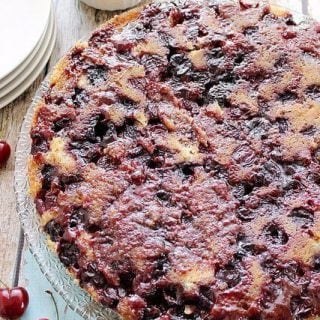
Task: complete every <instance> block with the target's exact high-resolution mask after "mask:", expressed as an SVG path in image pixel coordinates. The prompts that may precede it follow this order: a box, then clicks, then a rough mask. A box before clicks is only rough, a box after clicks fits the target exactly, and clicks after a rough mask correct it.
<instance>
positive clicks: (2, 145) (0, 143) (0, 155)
mask: <svg viewBox="0 0 320 320" xmlns="http://www.w3.org/2000/svg"><path fill="white" fill-rule="evenodd" d="M10 153H11V148H10V145H9V144H8V142H6V141H4V140H0V167H1V166H3V165H4V164H5V163H6V162H7V161H8V159H9V157H10Z"/></svg>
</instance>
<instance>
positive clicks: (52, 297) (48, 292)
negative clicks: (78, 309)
mask: <svg viewBox="0 0 320 320" xmlns="http://www.w3.org/2000/svg"><path fill="white" fill-rule="evenodd" d="M45 292H46V293H47V294H48V295H49V296H50V297H51V299H52V301H53V304H54V308H55V309H56V316H57V320H60V317H59V310H58V306H57V302H56V299H55V298H54V296H53V293H52V292H51V291H50V290H46V291H45Z"/></svg>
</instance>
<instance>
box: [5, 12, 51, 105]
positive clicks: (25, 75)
mask: <svg viewBox="0 0 320 320" xmlns="http://www.w3.org/2000/svg"><path fill="white" fill-rule="evenodd" d="M53 28H54V18H53V14H51V17H50V20H49V26H48V30H47V33H46V35H45V36H44V39H43V42H42V44H41V45H40V48H39V49H38V52H36V54H35V56H34V57H33V59H32V61H31V62H30V63H29V64H28V65H27V66H25V68H24V69H22V70H20V72H18V75H17V77H16V78H14V79H13V80H12V81H11V82H9V83H8V84H7V85H6V86H4V87H3V88H1V89H0V99H1V98H2V97H4V96H6V95H8V94H9V93H10V92H11V91H13V90H14V89H15V88H17V87H19V85H20V84H22V83H23V82H24V81H25V80H26V79H27V78H28V77H29V75H30V74H31V73H32V72H33V69H35V68H36V67H37V65H38V64H39V63H40V61H41V59H42V57H43V56H44V55H45V53H46V50H47V47H48V46H49V44H50V40H51V37H52V33H53Z"/></svg>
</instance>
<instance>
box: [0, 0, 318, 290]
mask: <svg viewBox="0 0 320 320" xmlns="http://www.w3.org/2000/svg"><path fill="white" fill-rule="evenodd" d="M272 1H273V2H275V3H279V4H281V5H283V6H286V7H289V8H291V9H294V10H296V11H301V10H303V8H304V9H305V10H309V12H310V14H311V15H313V16H314V17H316V18H318V19H320V7H319V0H272ZM54 5H55V18H56V23H57V29H58V30H57V31H58V33H57V41H56V46H55V49H54V52H53V54H52V57H51V59H50V61H49V64H48V69H49V70H50V69H51V68H52V67H53V66H54V65H55V64H56V62H57V60H58V59H59V58H60V57H61V56H62V55H63V54H64V53H65V52H66V51H67V50H68V49H69V48H70V47H71V46H72V45H73V44H74V43H75V42H76V41H77V40H79V39H82V38H84V37H86V36H87V35H89V34H90V32H91V31H92V30H94V29H95V28H96V27H97V26H99V25H100V24H101V23H103V22H104V21H106V20H107V19H109V18H111V17H112V16H114V15H115V14H117V12H106V11H105V12H103V11H98V10H95V9H93V8H90V7H88V6H86V5H85V4H82V3H80V2H79V1H78V0H54ZM0 6H1V5H0ZM44 75H45V70H44V71H43V73H42V75H41V76H40V77H39V78H38V79H37V81H35V83H34V84H33V86H32V87H31V88H30V89H29V90H28V91H27V92H26V93H25V94H24V95H22V96H21V97H20V98H19V99H17V100H16V101H14V102H13V103H11V104H10V105H9V106H7V107H6V108H4V109H2V110H0V139H6V140H8V141H9V143H10V144H11V146H12V149H13V150H14V148H15V145H16V142H17V138H18V132H19V128H20V126H21V123H22V120H23V116H24V114H25V112H26V110H27V108H28V106H29V105H30V102H31V99H32V97H33V95H34V93H35V91H36V89H37V88H38V86H39V84H40V82H41V80H42V79H43V77H44ZM13 172H14V155H12V156H11V158H10V161H9V162H8V164H7V166H6V168H3V169H0V279H2V280H3V281H5V282H7V283H9V284H10V283H11V282H12V280H13V277H14V275H13V270H14V265H15V261H16V254H17V244H18V235H19V230H20V227H19V221H18V217H17V214H16V210H15V197H14V191H13Z"/></svg>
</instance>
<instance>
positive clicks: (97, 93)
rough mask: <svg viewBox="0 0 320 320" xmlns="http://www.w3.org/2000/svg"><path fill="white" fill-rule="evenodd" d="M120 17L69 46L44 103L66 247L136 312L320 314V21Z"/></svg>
mask: <svg viewBox="0 0 320 320" xmlns="http://www.w3.org/2000/svg"><path fill="white" fill-rule="evenodd" d="M121 19H123V20H121ZM125 19H128V16H127V18H125V17H123V16H122V17H120V18H118V19H117V20H115V21H114V22H113V23H107V24H105V25H104V26H103V27H101V28H100V29H98V30H97V31H95V32H94V33H93V34H92V36H91V37H90V39H89V41H88V42H87V43H80V44H78V45H77V46H76V47H75V48H74V49H72V50H71V52H69V53H68V55H67V56H66V57H65V58H64V59H63V60H62V61H61V62H60V64H59V66H58V67H57V68H56V71H55V73H54V74H53V76H52V78H51V86H50V88H49V89H48V90H47V92H46V93H45V95H44V96H43V102H42V103H41V104H40V105H39V107H38V110H37V113H36V116H35V120H34V126H33V128H32V131H31V137H32V141H33V144H32V151H31V152H32V156H31V162H30V169H29V174H30V181H31V191H32V194H33V195H34V197H35V203H36V207H37V210H38V212H39V214H40V215H41V219H42V222H43V224H44V225H45V230H46V232H48V234H49V235H50V237H51V240H52V241H53V242H54V243H55V246H56V249H57V251H58V254H59V257H60V260H61V261H62V262H63V263H64V264H65V266H66V267H67V268H68V269H69V270H70V271H71V272H72V273H73V274H74V276H75V277H77V278H78V280H79V282H80V285H81V286H82V287H84V288H85V289H86V290H88V291H89V292H90V293H91V294H92V295H93V296H94V297H95V298H96V299H97V300H98V301H100V302H102V303H103V304H105V305H106V306H109V307H111V308H113V309H115V310H116V311H118V312H119V313H120V314H121V315H122V316H123V317H124V319H127V320H137V319H144V320H149V319H160V320H178V319H198V320H199V319H212V320H213V319H214V320H220V319H226V320H237V319H239V320H240V319H241V320H245V319H247V320H258V319H263V320H264V319H273V320H276V319H279V320H280V319H281V320H290V319H311V317H312V316H315V315H318V314H320V297H319V292H320V245H319V239H320V238H319V237H320V214H319V209H320V151H319V150H320V149H319V142H320V135H319V132H320V131H319V128H320V62H319V54H320V47H319V43H320V34H319V28H318V26H317V24H315V23H313V22H312V21H311V22H310V23H305V24H301V25H297V24H296V23H295V22H294V19H293V18H292V17H291V16H290V15H289V14H286V13H284V12H283V11H281V10H276V9H274V8H270V7H269V6H268V5H266V4H265V3H263V2H261V1H260V2H258V1H239V2H237V3H234V2H224V3H223V4H217V2H216V1H206V0H202V1H193V0H185V1H182V0H181V1H175V2H164V3H161V4H156V3H154V4H150V5H148V6H147V7H145V8H144V9H143V10H142V11H141V12H140V13H131V16H130V19H132V21H131V22H128V23H127V24H126V23H124V24H123V22H124V21H125ZM121 23H122V25H121Z"/></svg>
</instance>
